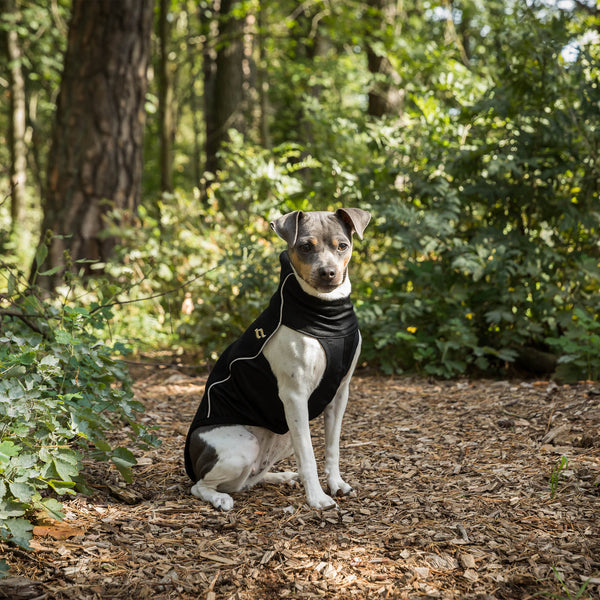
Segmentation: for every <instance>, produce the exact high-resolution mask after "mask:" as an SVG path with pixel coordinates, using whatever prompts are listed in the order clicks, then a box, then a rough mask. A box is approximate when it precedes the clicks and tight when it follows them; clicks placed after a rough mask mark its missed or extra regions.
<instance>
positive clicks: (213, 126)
mask: <svg viewBox="0 0 600 600" xmlns="http://www.w3.org/2000/svg"><path fill="white" fill-rule="evenodd" d="M236 4H237V2H236V0H221V2H220V9H219V17H218V33H217V38H216V40H215V42H216V55H214V54H212V52H211V48H207V51H206V52H205V56H204V59H205V68H204V75H205V78H204V95H205V98H206V103H207V104H206V107H205V108H206V110H205V119H206V170H207V171H209V172H212V173H215V172H216V171H217V169H218V166H219V165H218V158H217V152H218V151H219V149H220V148H221V146H222V144H223V143H224V142H225V141H227V139H228V136H227V131H228V130H229V129H237V130H238V131H243V130H244V119H243V115H242V108H243V100H244V89H243V87H244V73H243V68H242V65H243V60H244V47H243V32H244V19H240V18H237V17H235V16H234V14H233V11H232V9H233V8H234V6H235V5H236Z"/></svg>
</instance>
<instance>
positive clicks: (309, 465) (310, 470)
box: [280, 392, 336, 510]
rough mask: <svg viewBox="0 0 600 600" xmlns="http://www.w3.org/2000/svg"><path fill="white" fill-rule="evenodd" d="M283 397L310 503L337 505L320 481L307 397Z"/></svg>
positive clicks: (300, 473) (320, 506) (312, 504)
mask: <svg viewBox="0 0 600 600" xmlns="http://www.w3.org/2000/svg"><path fill="white" fill-rule="evenodd" d="M280 395H281V392H280ZM281 399H282V401H283V403H284V407H285V418H286V420H287V423H288V427H289V428H290V437H291V438H292V445H293V447H294V455H295V457H296V462H297V464H298V474H299V475H300V479H301V481H302V483H303V485H304V491H305V493H306V500H307V502H308V504H309V505H310V506H312V507H313V508H318V509H321V510H323V509H325V508H330V507H333V506H336V503H335V501H334V500H333V498H331V497H330V496H328V495H327V494H326V493H325V492H324V491H323V488H322V487H321V484H320V483H319V476H318V472H317V461H316V459H315V453H314V450H313V446H312V441H311V437H310V427H309V420H308V402H307V397H306V396H296V395H294V394H285V395H284V396H282V398H281Z"/></svg>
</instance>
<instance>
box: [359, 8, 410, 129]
mask: <svg viewBox="0 0 600 600" xmlns="http://www.w3.org/2000/svg"><path fill="white" fill-rule="evenodd" d="M368 4H369V5H370V6H372V7H373V8H376V9H377V10H378V11H379V13H380V14H381V19H382V28H383V27H385V26H386V24H388V23H393V22H394V21H395V19H396V18H397V14H396V11H397V7H396V3H395V2H390V0H369V1H368ZM367 66H368V69H369V72H370V73H371V74H372V75H373V84H372V85H371V89H370V90H369V106H368V109H367V112H368V114H369V115H371V116H372V117H383V116H384V115H393V114H396V115H397V114H400V113H401V112H402V107H403V103H404V90H402V89H401V88H400V85H401V83H402V79H401V77H400V75H399V74H398V73H397V72H396V71H395V70H394V68H393V66H392V64H391V63H390V61H389V59H388V58H387V56H385V55H382V54H380V53H378V52H376V51H375V49H374V47H373V45H372V44H370V43H368V42H367Z"/></svg>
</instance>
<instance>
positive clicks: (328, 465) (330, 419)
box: [324, 341, 361, 496]
mask: <svg viewBox="0 0 600 600" xmlns="http://www.w3.org/2000/svg"><path fill="white" fill-rule="evenodd" d="M360 347H361V342H360V341H359V343H358V347H357V349H356V353H355V355H354V359H353V361H352V365H351V366H350V369H349V370H348V373H347V374H346V376H345V377H344V379H343V380H342V383H341V384H340V387H339V389H338V391H337V393H336V395H335V398H334V399H333V400H332V401H331V403H330V404H329V405H328V406H327V408H326V409H325V413H324V417H325V474H326V475H327V485H328V487H329V491H330V492H331V494H332V495H334V496H340V495H342V496H343V495H346V494H349V493H350V492H351V491H352V487H351V486H350V485H348V484H347V483H346V482H345V481H344V480H343V479H342V476H341V475H340V436H341V431H342V419H343V417H344V412H345V410H346V405H347V403H348V392H349V388H350V379H352V374H353V373H354V368H355V367H356V363H357V361H358V356H359V355H360Z"/></svg>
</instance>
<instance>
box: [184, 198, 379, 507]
mask: <svg viewBox="0 0 600 600" xmlns="http://www.w3.org/2000/svg"><path fill="white" fill-rule="evenodd" d="M370 218H371V215H370V214H369V213H368V212H366V211H364V210H361V209H358V208H340V209H339V210H337V211H336V212H335V213H331V212H301V211H295V212H292V213H289V214H286V215H284V216H282V217H280V218H279V219H277V220H275V221H273V222H272V223H271V228H272V229H273V230H274V231H275V232H276V233H277V234H278V235H279V236H280V237H281V238H283V240H285V241H286V242H287V245H288V249H287V251H284V252H282V254H281V256H280V262H281V278H280V283H279V287H278V289H277V292H276V293H275V294H274V295H273V297H272V298H271V302H270V304H269V306H268V307H267V309H266V310H265V311H264V312H263V313H262V314H261V315H260V316H259V317H258V319H256V321H254V323H252V325H250V327H249V328H248V329H247V330H246V332H245V333H244V334H243V335H242V337H241V338H239V339H238V340H237V341H235V342H234V343H233V344H231V345H230V346H229V347H228V348H227V349H226V350H225V352H223V354H222V355H221V356H220V358H219V360H218V361H217V363H216V365H215V367H214V369H213V371H212V372H211V374H210V376H209V378H208V381H207V383H206V388H205V392H204V396H203V398H202V401H201V403H200V406H199V407H198V411H197V412H196V416H195V417H194V420H193V422H192V424H191V426H190V429H189V432H188V435H187V440H186V445H185V467H186V471H187V473H188V475H189V476H190V478H191V479H192V481H194V485H193V486H192V489H191V491H192V494H193V495H194V496H197V497H198V498H201V499H202V500H205V501H207V502H210V503H211V504H212V505H213V506H214V507H215V508H218V509H222V510H231V508H233V499H232V498H231V496H230V495H229V494H230V493H232V492H237V491H240V490H242V489H247V488H249V487H251V486H253V485H255V484H256V483H258V482H261V481H263V482H267V483H283V482H290V481H293V480H295V479H296V478H297V477H298V476H299V477H300V480H301V481H302V483H303V484H304V489H305V492H306V498H307V501H308V504H309V505H310V506H312V507H314V508H317V509H325V508H329V507H333V506H336V503H335V502H334V500H333V499H332V498H331V497H330V496H328V495H327V494H326V493H325V492H324V491H323V489H322V488H321V484H320V483H319V478H318V474H317V464H316V460H315V455H314V451H313V447H312V442H311V436H310V428H309V421H310V420H311V419H313V418H315V417H317V416H318V415H320V414H321V413H324V415H325V444H326V451H325V473H326V475H327V484H328V486H329V491H330V493H331V494H332V495H344V494H348V493H349V492H350V491H351V489H352V488H351V487H350V486H349V485H348V484H347V483H346V482H345V481H344V480H343V479H342V477H341V475H340V469H339V441H340V432H341V426H342V417H343V414H344V411H345V408H346V403H347V401H348V388H349V384H350V379H351V377H352V373H353V371H354V368H355V366H356V362H357V360H358V355H359V353H360V346H361V337H360V333H359V331H358V322H357V320H356V316H355V314H354V309H353V306H352V303H351V302H350V298H349V296H350V290H351V286H350V280H349V278H348V262H349V261H350V257H351V254H352V235H353V234H354V233H356V234H357V236H358V237H359V238H360V239H362V237H363V232H364V230H365V227H366V226H367V224H368V223H369V220H370ZM292 452H293V454H294V455H295V458H296V463H297V466H298V473H293V472H283V473H269V470H270V469H271V467H272V466H273V465H274V464H275V463H276V462H278V461H279V460H282V459H283V458H286V457H288V456H290V455H291V454H292Z"/></svg>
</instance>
